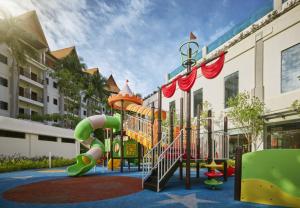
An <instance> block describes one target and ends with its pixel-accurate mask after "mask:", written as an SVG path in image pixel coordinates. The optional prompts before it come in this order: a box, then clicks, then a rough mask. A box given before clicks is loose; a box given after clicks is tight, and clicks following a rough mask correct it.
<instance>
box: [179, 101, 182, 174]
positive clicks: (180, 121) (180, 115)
mask: <svg viewBox="0 0 300 208" xmlns="http://www.w3.org/2000/svg"><path fill="white" fill-rule="evenodd" d="M179 117H180V118H179V128H180V131H181V130H182V129H183V98H182V97H181V98H180V112H179ZM180 149H181V150H182V151H183V134H181V135H180ZM179 165H180V166H179V177H180V180H182V179H183V173H182V172H183V171H182V159H181V161H180V164H179Z"/></svg>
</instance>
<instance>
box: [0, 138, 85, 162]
mask: <svg viewBox="0 0 300 208" xmlns="http://www.w3.org/2000/svg"><path fill="white" fill-rule="evenodd" d="M79 148H80V147H79V143H78V142H77V141H76V143H62V142H61V139H60V138H58V140H57V142H51V141H42V140H38V135H35V134H26V138H25V139H22V138H10V137H0V154H4V155H12V154H15V153H18V154H20V155H23V156H27V157H35V156H48V155H49V152H51V155H52V156H59V157H64V158H74V157H75V156H76V155H77V154H79V150H80V149H79Z"/></svg>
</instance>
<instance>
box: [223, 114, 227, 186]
mask: <svg viewBox="0 0 300 208" xmlns="http://www.w3.org/2000/svg"><path fill="white" fill-rule="evenodd" d="M227 132H228V118H227V116H225V117H224V140H223V147H224V148H223V149H224V151H225V152H224V156H225V157H228V155H227V153H228V149H227V148H228V146H227V144H228V143H227V139H228V135H227ZM224 181H227V160H225V161H224Z"/></svg>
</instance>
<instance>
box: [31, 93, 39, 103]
mask: <svg viewBox="0 0 300 208" xmlns="http://www.w3.org/2000/svg"><path fill="white" fill-rule="evenodd" d="M31 100H35V101H37V100H38V95H37V93H36V92H34V91H31Z"/></svg>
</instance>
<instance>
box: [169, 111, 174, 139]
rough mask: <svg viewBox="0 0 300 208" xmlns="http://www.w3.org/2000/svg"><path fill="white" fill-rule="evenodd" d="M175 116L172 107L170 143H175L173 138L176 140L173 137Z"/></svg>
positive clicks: (170, 114) (170, 112)
mask: <svg viewBox="0 0 300 208" xmlns="http://www.w3.org/2000/svg"><path fill="white" fill-rule="evenodd" d="M173 118H174V116H173V108H172V107H171V106H170V109H169V122H170V124H169V126H170V129H169V131H170V143H172V142H173V138H174V135H173V132H174V122H173V120H174V119H173Z"/></svg>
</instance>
